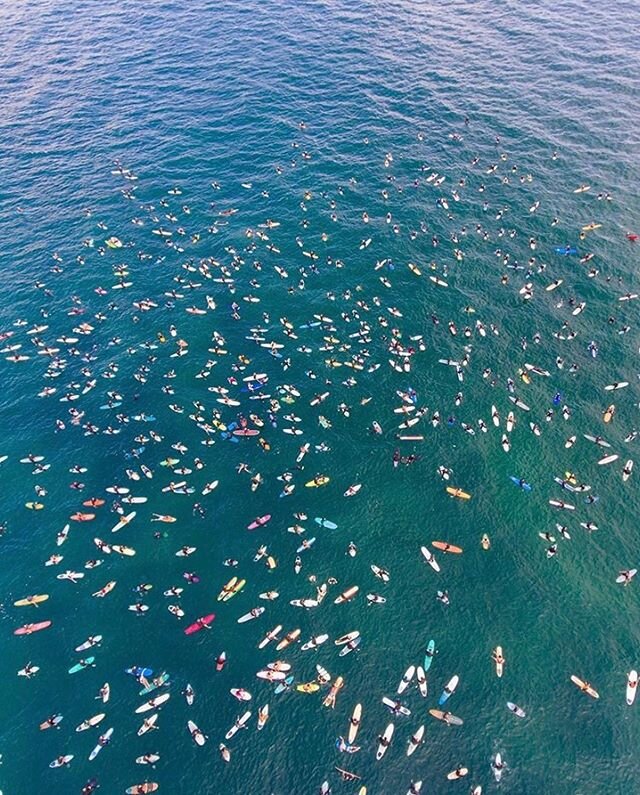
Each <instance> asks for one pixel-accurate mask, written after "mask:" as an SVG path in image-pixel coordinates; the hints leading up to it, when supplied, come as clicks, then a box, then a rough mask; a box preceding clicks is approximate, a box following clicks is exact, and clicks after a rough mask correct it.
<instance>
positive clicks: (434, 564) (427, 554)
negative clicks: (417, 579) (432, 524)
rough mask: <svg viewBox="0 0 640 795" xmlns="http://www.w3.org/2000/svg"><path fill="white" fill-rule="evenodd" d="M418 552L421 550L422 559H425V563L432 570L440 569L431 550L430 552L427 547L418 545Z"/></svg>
mask: <svg viewBox="0 0 640 795" xmlns="http://www.w3.org/2000/svg"><path fill="white" fill-rule="evenodd" d="M420 552H422V555H423V557H424V559H425V560H426V561H427V563H428V564H429V565H430V566H431V568H432V569H433V570H434V571H440V564H439V563H438V561H437V560H436V559H435V556H434V554H433V552H431V550H429V549H427V547H424V546H423V547H420Z"/></svg>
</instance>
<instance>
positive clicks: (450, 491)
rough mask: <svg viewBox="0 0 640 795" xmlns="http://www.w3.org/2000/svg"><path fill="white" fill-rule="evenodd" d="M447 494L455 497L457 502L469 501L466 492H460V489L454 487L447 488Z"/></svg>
mask: <svg viewBox="0 0 640 795" xmlns="http://www.w3.org/2000/svg"><path fill="white" fill-rule="evenodd" d="M447 494H450V495H451V496H452V497H457V498H458V499H459V500H470V499H471V495H470V494H467V492H466V491H462V489H458V488H456V487H455V486H447Z"/></svg>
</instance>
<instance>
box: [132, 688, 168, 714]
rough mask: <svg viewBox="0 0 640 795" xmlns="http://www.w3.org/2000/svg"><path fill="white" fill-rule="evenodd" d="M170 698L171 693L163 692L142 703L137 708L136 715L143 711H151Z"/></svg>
mask: <svg viewBox="0 0 640 795" xmlns="http://www.w3.org/2000/svg"><path fill="white" fill-rule="evenodd" d="M170 698H171V693H163V694H162V695H160V696H156V697H155V698H151V699H149V701H146V702H145V703H144V704H141V705H140V706H139V707H137V708H136V715H141V714H142V713H143V712H149V711H150V710H152V709H155V708H156V707H159V706H161V705H162V704H165V703H166V702H167V701H168V700H169V699H170Z"/></svg>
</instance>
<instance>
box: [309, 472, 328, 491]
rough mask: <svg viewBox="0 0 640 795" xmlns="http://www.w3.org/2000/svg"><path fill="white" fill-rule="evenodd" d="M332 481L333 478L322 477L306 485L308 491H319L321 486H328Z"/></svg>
mask: <svg viewBox="0 0 640 795" xmlns="http://www.w3.org/2000/svg"><path fill="white" fill-rule="evenodd" d="M330 479H331V478H329V477H327V476H326V475H320V476H319V477H317V478H314V479H313V480H308V481H307V482H306V483H305V484H304V485H305V486H306V487H307V488H308V489H317V488H320V487H321V486H326V484H327V483H328V482H329V480H330Z"/></svg>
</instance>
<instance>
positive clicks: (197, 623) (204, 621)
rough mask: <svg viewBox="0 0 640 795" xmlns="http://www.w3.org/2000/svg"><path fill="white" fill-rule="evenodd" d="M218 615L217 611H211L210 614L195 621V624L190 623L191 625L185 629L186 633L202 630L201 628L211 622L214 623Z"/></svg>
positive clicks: (191, 633) (190, 633)
mask: <svg viewBox="0 0 640 795" xmlns="http://www.w3.org/2000/svg"><path fill="white" fill-rule="evenodd" d="M215 617H216V614H215V613H209V615H208V616H202V618H199V619H198V620H197V621H194V622H193V624H189V626H188V627H187V628H186V629H185V631H184V634H185V635H193V634H194V632H200V630H201V629H204V628H205V627H208V626H209V625H210V624H213V620H214V618H215Z"/></svg>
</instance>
